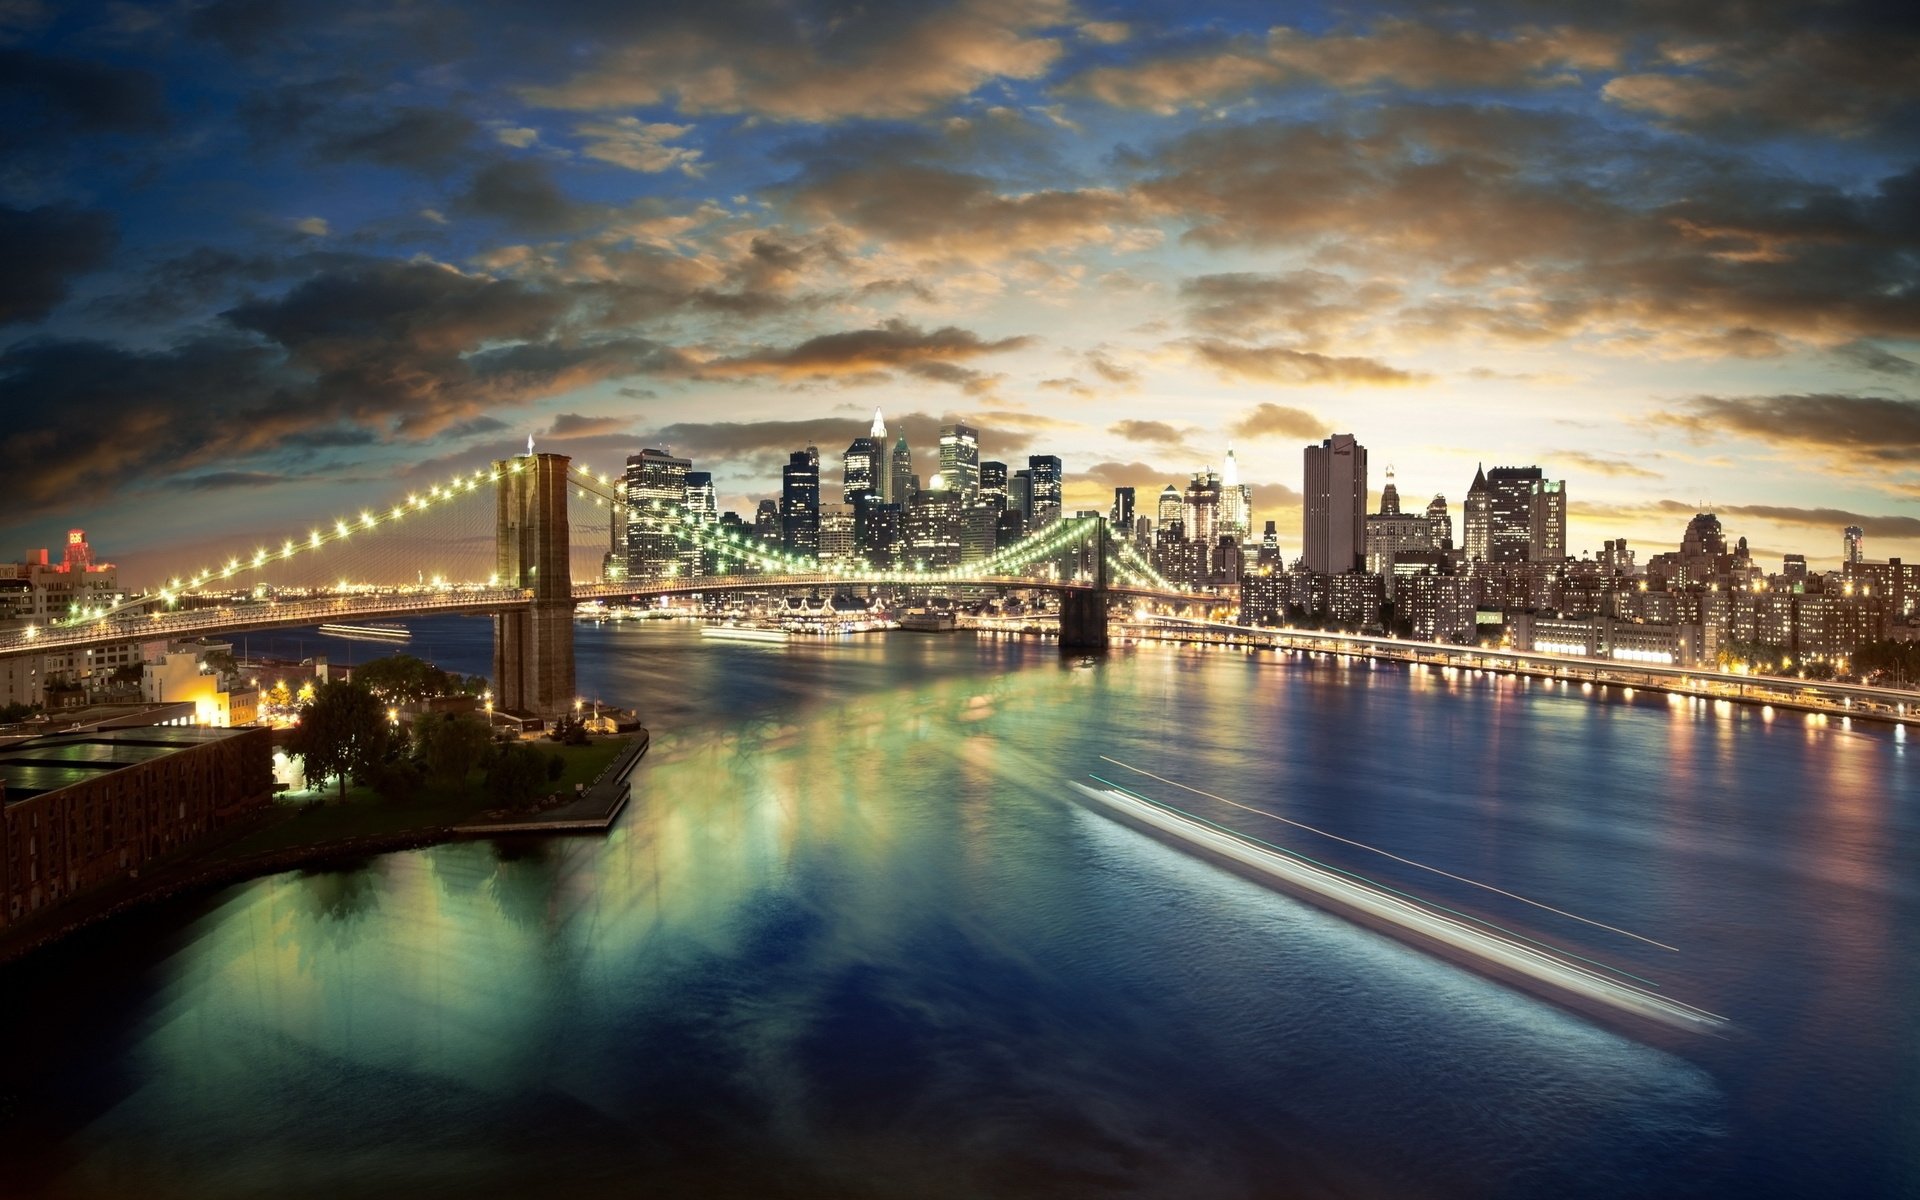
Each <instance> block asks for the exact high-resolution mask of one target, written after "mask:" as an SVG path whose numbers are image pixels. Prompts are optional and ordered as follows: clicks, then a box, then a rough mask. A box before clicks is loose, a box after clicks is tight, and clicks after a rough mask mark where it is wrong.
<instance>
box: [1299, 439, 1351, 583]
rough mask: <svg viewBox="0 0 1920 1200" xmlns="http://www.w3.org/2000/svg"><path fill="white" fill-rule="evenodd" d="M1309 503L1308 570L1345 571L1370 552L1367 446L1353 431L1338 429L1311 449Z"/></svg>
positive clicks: (1304, 537)
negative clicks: (1356, 437) (1368, 543)
mask: <svg viewBox="0 0 1920 1200" xmlns="http://www.w3.org/2000/svg"><path fill="white" fill-rule="evenodd" d="M1304 457H1305V460H1306V462H1305V467H1306V472H1305V484H1306V487H1305V492H1306V503H1305V505H1304V507H1303V509H1302V512H1303V517H1302V526H1303V528H1302V529H1301V541H1302V542H1304V543H1305V544H1306V556H1305V557H1306V561H1307V570H1309V571H1311V572H1313V573H1314V574H1316V575H1339V574H1343V573H1345V572H1347V571H1351V570H1354V569H1355V568H1356V567H1358V566H1360V564H1361V562H1362V560H1363V559H1364V558H1365V555H1366V549H1367V547H1366V530H1367V448H1366V447H1365V446H1362V445H1361V444H1360V443H1359V442H1357V441H1355V440H1354V436H1353V435H1352V434H1350V433H1336V434H1334V435H1333V436H1332V437H1330V438H1328V439H1326V440H1325V441H1323V442H1321V443H1320V444H1319V445H1318V446H1308V447H1307V448H1306V451H1305V456H1304Z"/></svg>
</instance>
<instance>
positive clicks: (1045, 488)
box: [1027, 454, 1065, 529]
mask: <svg viewBox="0 0 1920 1200" xmlns="http://www.w3.org/2000/svg"><path fill="white" fill-rule="evenodd" d="M1027 474H1028V475H1029V476H1031V477H1032V479H1033V519H1032V522H1031V524H1032V526H1033V528H1035V529H1043V528H1045V527H1046V526H1048V525H1051V524H1053V522H1055V521H1057V520H1059V519H1060V491H1061V485H1062V481H1063V479H1064V477H1065V472H1063V471H1062V470H1061V469H1060V460H1059V459H1058V458H1056V457H1054V456H1053V455H1051V454H1029V455H1028V456H1027Z"/></svg>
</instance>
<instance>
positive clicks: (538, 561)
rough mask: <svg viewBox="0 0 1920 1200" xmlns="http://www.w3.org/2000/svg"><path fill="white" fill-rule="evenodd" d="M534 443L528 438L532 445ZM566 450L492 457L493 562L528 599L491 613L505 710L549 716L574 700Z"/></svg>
mask: <svg viewBox="0 0 1920 1200" xmlns="http://www.w3.org/2000/svg"><path fill="white" fill-rule="evenodd" d="M529 449H531V446H529ZM572 461H573V460H572V458H571V457H569V456H568V455H565V454H531V453H530V454H528V455H526V456H525V457H522V458H505V459H501V460H499V461H497V462H495V463H494V464H493V469H494V470H495V471H496V472H498V473H499V476H500V483H499V487H498V488H497V489H496V492H495V520H494V534H493V537H494V568H495V572H496V573H497V574H498V575H499V577H500V586H502V587H518V588H522V589H524V590H526V591H527V592H529V593H530V600H531V603H530V604H528V606H527V607H526V608H525V609H522V610H519V611H516V612H505V613H495V614H494V617H493V686H494V688H495V690H496V692H497V699H496V703H497V704H498V705H499V707H500V708H501V709H502V710H503V711H506V712H512V713H526V714H531V715H534V716H539V717H546V718H552V717H557V716H559V715H560V714H562V713H564V712H566V711H567V710H569V709H570V708H572V707H573V698H574V687H573V561H572V558H571V554H572V546H571V545H570V543H569V540H568V532H567V466H568V464H569V463H571V462H572Z"/></svg>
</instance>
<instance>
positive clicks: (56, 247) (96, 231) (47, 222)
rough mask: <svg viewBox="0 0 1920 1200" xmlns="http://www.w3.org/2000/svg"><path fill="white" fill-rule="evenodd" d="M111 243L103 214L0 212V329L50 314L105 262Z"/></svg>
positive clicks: (0, 208) (49, 209)
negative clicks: (80, 279)
mask: <svg viewBox="0 0 1920 1200" xmlns="http://www.w3.org/2000/svg"><path fill="white" fill-rule="evenodd" d="M114 237H115V235H114V222H113V218H112V217H111V216H109V215H107V214H106V213H103V212H89V211H86V210H82V209H76V208H67V207H59V208H56V207H51V206H49V207H43V208H32V209H24V210H22V209H18V208H7V207H5V206H0V263H4V264H5V266H4V268H0V325H8V324H12V323H13V322H16V321H38V320H40V319H42V318H44V317H45V316H46V315H47V314H48V313H50V312H52V311H53V309H54V307H55V306H56V305H58V304H59V303H60V302H61V301H62V300H64V299H66V298H67V290H68V285H69V283H70V282H71V281H72V280H73V279H74V277H75V276H78V275H82V274H85V273H86V272H88V271H91V270H93V269H95V268H96V267H99V266H101V265H103V264H104V263H105V262H106V261H107V255H108V253H109V252H111V251H112V249H113V244H114Z"/></svg>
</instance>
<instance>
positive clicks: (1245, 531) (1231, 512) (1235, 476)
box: [1220, 446, 1253, 546]
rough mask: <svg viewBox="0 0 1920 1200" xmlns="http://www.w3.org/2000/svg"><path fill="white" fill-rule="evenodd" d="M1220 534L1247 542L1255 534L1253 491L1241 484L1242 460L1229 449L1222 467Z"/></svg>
mask: <svg viewBox="0 0 1920 1200" xmlns="http://www.w3.org/2000/svg"><path fill="white" fill-rule="evenodd" d="M1220 532H1221V533H1224V534H1226V535H1227V536H1229V537H1231V538H1232V539H1233V543H1234V545H1236V546H1237V545H1240V544H1241V543H1242V542H1245V541H1246V540H1247V538H1248V537H1249V536H1251V535H1252V533H1253V489H1252V488H1250V487H1248V486H1247V485H1246V484H1244V483H1241V482H1240V460H1239V459H1237V458H1235V457H1234V456H1233V447H1232V446H1228V447H1227V461H1226V462H1225V463H1223V464H1222V465H1221V467H1220Z"/></svg>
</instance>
